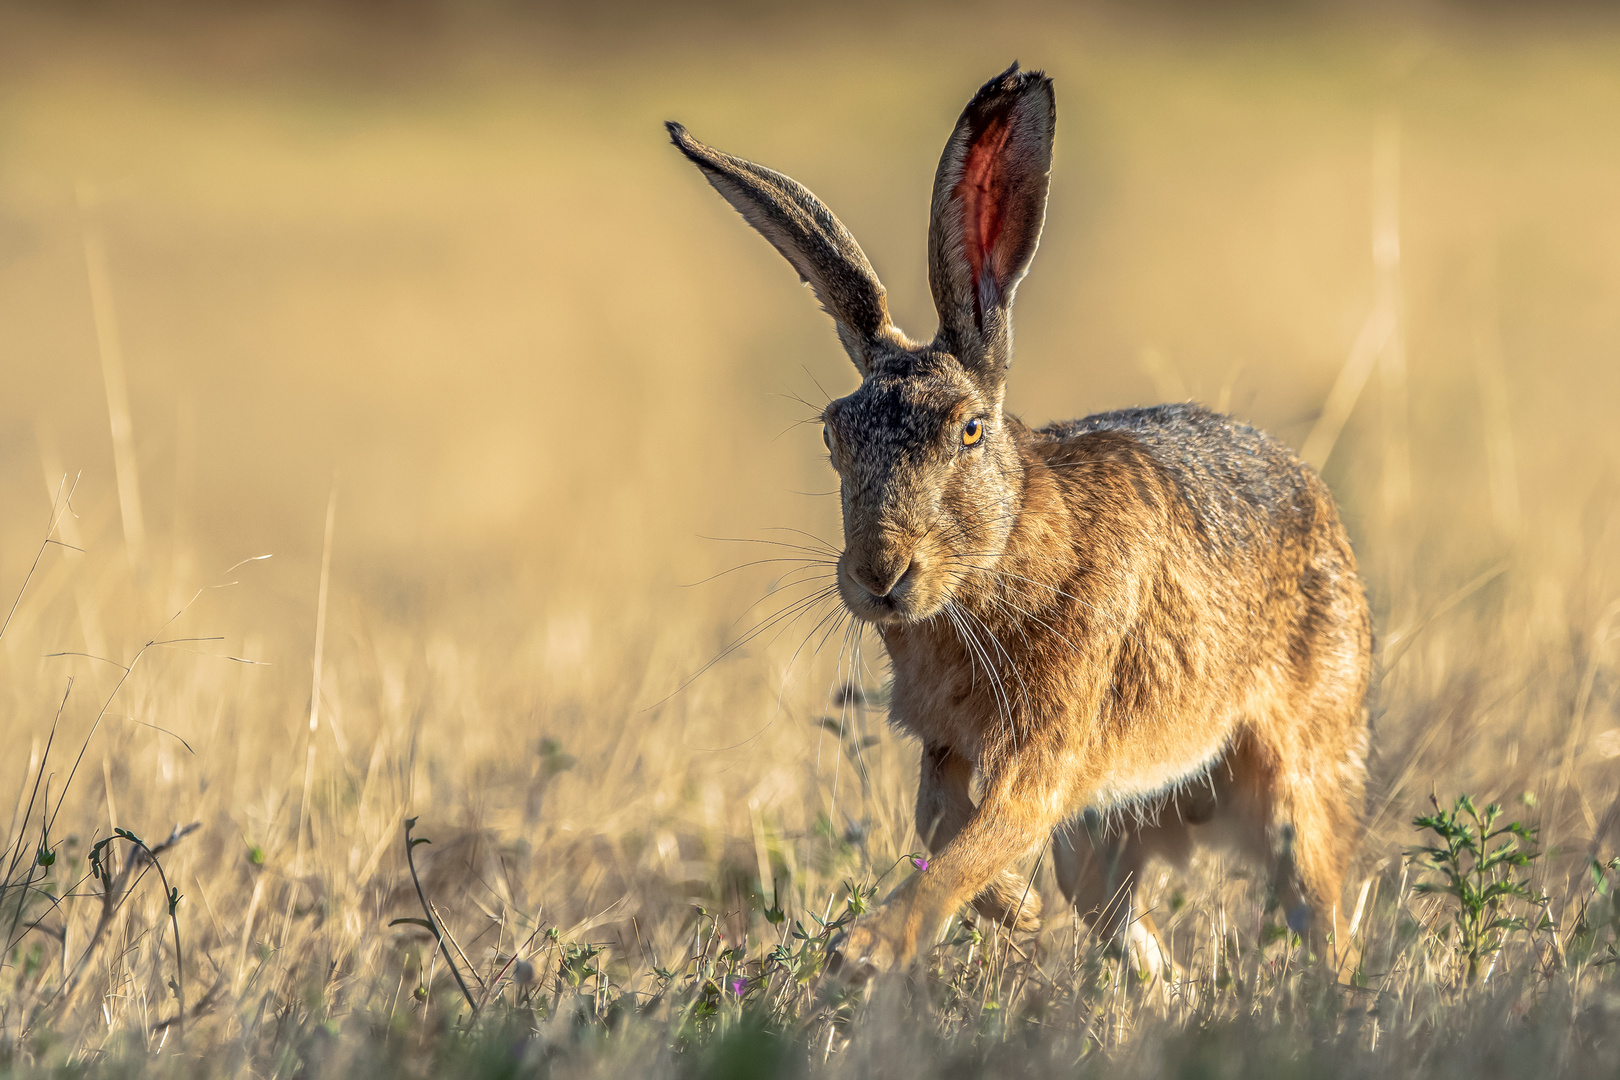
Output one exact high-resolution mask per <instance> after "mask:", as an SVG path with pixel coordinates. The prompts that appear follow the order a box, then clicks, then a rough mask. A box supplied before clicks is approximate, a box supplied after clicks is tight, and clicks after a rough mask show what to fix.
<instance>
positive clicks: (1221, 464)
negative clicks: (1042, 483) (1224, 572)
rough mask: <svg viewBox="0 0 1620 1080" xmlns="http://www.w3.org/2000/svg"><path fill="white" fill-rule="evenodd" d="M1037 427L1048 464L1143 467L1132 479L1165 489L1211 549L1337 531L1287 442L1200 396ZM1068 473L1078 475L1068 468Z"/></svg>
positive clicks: (1322, 492) (1078, 478)
mask: <svg viewBox="0 0 1620 1080" xmlns="http://www.w3.org/2000/svg"><path fill="white" fill-rule="evenodd" d="M1036 436H1037V438H1039V439H1042V440H1045V441H1047V445H1046V447H1045V450H1046V454H1047V460H1048V461H1049V462H1051V463H1053V464H1054V465H1074V466H1080V465H1083V464H1085V463H1088V462H1093V461H1095V462H1101V461H1104V460H1107V461H1112V462H1116V463H1126V464H1127V467H1129V465H1131V464H1134V465H1137V466H1139V467H1141V468H1142V469H1145V470H1147V471H1149V472H1150V473H1151V475H1150V476H1142V477H1139V478H1138V479H1139V481H1145V482H1146V484H1147V486H1148V487H1150V488H1159V489H1161V490H1163V491H1164V492H1165V494H1166V495H1167V496H1168V497H1169V500H1170V501H1171V502H1172V503H1174V504H1175V508H1176V509H1178V510H1180V511H1182V514H1184V515H1185V520H1187V521H1188V523H1189V524H1191V525H1192V526H1193V528H1194V529H1195V530H1196V531H1197V533H1198V534H1199V535H1200V539H1202V540H1203V541H1204V542H1205V544H1207V545H1208V546H1209V547H1210V548H1213V549H1216V550H1218V551H1224V552H1226V553H1232V551H1233V549H1234V548H1238V549H1241V548H1247V547H1249V546H1250V545H1251V544H1253V543H1255V542H1261V543H1265V542H1268V541H1269V542H1271V543H1276V542H1278V541H1283V542H1288V541H1292V542H1296V543H1297V542H1299V541H1302V540H1304V541H1307V546H1315V545H1312V544H1309V542H1308V540H1307V538H1310V537H1316V538H1319V539H1326V540H1338V539H1339V538H1340V537H1341V536H1342V529H1341V527H1340V526H1339V523H1338V515H1337V513H1336V512H1335V510H1334V508H1333V503H1332V498H1331V496H1330V495H1329V494H1328V491H1327V488H1326V487H1325V486H1324V485H1323V484H1322V482H1321V480H1320V479H1319V478H1318V477H1317V476H1316V474H1315V473H1313V472H1312V471H1311V470H1310V469H1308V468H1307V467H1306V466H1305V465H1304V463H1302V462H1301V461H1300V460H1299V458H1298V457H1296V456H1295V454H1294V452H1293V451H1292V450H1290V449H1289V448H1288V447H1287V446H1284V445H1283V444H1282V443H1280V442H1278V441H1277V440H1276V439H1273V438H1272V437H1271V436H1269V435H1267V434H1266V433H1265V432H1263V431H1260V430H1258V429H1256V428H1253V427H1250V426H1249V425H1248V424H1244V423H1240V422H1239V421H1236V420H1233V419H1232V418H1231V417H1229V416H1223V415H1222V414H1220V413H1217V412H1213V411H1211V410H1210V409H1206V408H1204V407H1203V406H1202V405H1196V404H1192V403H1180V404H1174V405H1155V406H1152V407H1151V408H1138V409H1116V410H1114V411H1112V412H1105V413H1097V414H1095V415H1093V416H1088V417H1085V418H1084V419H1080V420H1068V421H1063V422H1060V423H1056V424H1051V425H1048V426H1047V427H1044V428H1042V429H1040V430H1039V431H1038V432H1036ZM1068 471H1069V470H1066V469H1062V468H1059V470H1058V472H1059V474H1060V475H1061V474H1062V473H1064V472H1068ZM1080 472H1082V473H1083V470H1081V471H1080ZM1066 479H1069V480H1070V481H1071V482H1076V483H1078V484H1080V485H1084V483H1085V480H1084V479H1083V478H1082V475H1081V474H1080V473H1076V472H1071V473H1070V475H1069V476H1068V477H1067V478H1066ZM1141 486H1142V485H1141V484H1138V490H1140V489H1141ZM1177 516H1182V515H1181V514H1178V515H1177ZM1334 546H1337V544H1335V545H1334Z"/></svg>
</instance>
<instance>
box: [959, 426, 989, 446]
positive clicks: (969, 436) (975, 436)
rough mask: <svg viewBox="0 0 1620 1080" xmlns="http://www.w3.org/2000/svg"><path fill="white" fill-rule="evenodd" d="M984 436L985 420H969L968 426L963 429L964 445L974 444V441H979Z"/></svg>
mask: <svg viewBox="0 0 1620 1080" xmlns="http://www.w3.org/2000/svg"><path fill="white" fill-rule="evenodd" d="M983 437H984V421H983V420H969V421H968V422H967V426H966V427H964V428H963V429H962V445H963V446H972V445H973V444H974V443H976V442H978V441H979V440H980V439H982V438H983Z"/></svg>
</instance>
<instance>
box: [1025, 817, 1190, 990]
mask: <svg viewBox="0 0 1620 1080" xmlns="http://www.w3.org/2000/svg"><path fill="white" fill-rule="evenodd" d="M1189 848H1190V838H1189V836H1188V834H1187V827H1186V824H1185V823H1184V822H1182V821H1180V820H1174V821H1161V822H1160V823H1159V824H1154V825H1149V824H1142V825H1134V824H1131V825H1126V824H1117V825H1114V826H1112V827H1109V826H1108V825H1107V823H1106V822H1105V821H1104V819H1103V817H1102V815H1101V814H1099V813H1098V812H1097V811H1095V810H1087V811H1086V812H1085V814H1084V816H1082V817H1079V818H1075V819H1074V820H1072V821H1070V822H1069V823H1068V824H1066V825H1064V826H1063V827H1061V828H1059V829H1058V830H1057V831H1056V832H1055V833H1054V834H1053V836H1052V868H1053V870H1054V871H1055V872H1056V875H1057V880H1058V887H1059V888H1061V889H1062V890H1063V894H1064V895H1065V896H1066V897H1068V898H1069V902H1070V903H1071V904H1073V905H1074V906H1075V908H1077V909H1078V910H1079V912H1080V917H1081V918H1083V919H1085V920H1086V922H1087V923H1089V924H1090V925H1091V926H1092V927H1093V928H1094V929H1095V930H1096V931H1097V933H1098V934H1099V935H1100V936H1102V937H1104V938H1112V939H1114V940H1116V941H1118V942H1119V944H1120V945H1121V946H1122V947H1123V948H1124V949H1125V950H1126V953H1127V955H1128V956H1129V958H1130V961H1131V964H1132V965H1133V966H1134V967H1135V968H1136V969H1137V970H1138V971H1141V972H1144V973H1146V974H1148V975H1150V976H1153V977H1159V976H1164V975H1167V974H1168V972H1169V969H1170V963H1169V960H1168V958H1167V957H1166V956H1165V953H1164V949H1163V947H1162V946H1161V945H1160V943H1159V931H1158V927H1157V926H1156V925H1155V924H1154V922H1153V916H1152V915H1151V914H1150V913H1149V912H1147V911H1146V910H1145V909H1144V907H1143V901H1142V895H1141V885H1142V872H1143V868H1144V867H1145V866H1146V864H1147V861H1148V859H1149V858H1150V857H1152V856H1154V855H1158V856H1161V857H1163V858H1166V859H1168V860H1169V861H1170V862H1172V863H1178V864H1179V863H1184V862H1185V861H1186V857H1187V854H1188V851H1189Z"/></svg>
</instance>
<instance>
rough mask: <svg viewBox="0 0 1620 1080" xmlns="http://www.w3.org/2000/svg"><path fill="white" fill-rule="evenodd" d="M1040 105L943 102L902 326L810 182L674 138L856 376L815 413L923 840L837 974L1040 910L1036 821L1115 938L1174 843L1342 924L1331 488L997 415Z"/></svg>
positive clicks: (1347, 696) (1224, 444) (1042, 173)
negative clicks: (917, 745) (912, 301)
mask: <svg viewBox="0 0 1620 1080" xmlns="http://www.w3.org/2000/svg"><path fill="white" fill-rule="evenodd" d="M1055 115H1056V111H1055V106H1054V104H1053V97H1052V90H1051V82H1050V80H1048V79H1046V78H1045V77H1044V76H1042V75H1040V74H1039V73H1022V72H1019V71H1018V70H1017V65H1016V64H1015V65H1014V66H1013V67H1012V68H1011V69H1009V70H1008V71H1007V72H1005V73H1003V74H1002V75H1000V76H998V77H997V78H996V79H992V80H991V81H990V82H989V83H987V84H986V85H985V86H984V88H983V89H981V90H980V91H979V93H978V94H977V95H976V96H975V97H974V99H973V101H972V102H970V103H969V105H968V107H967V109H966V110H965V111H964V112H963V114H962V118H961V119H960V120H959V121H958V123H957V127H956V130H955V131H954V132H953V133H952V136H951V139H950V141H949V142H948V143H947V145H946V149H945V153H944V155H943V157H942V160H941V162H940V167H939V172H938V175H937V177H936V180H935V196H934V205H933V222H932V224H931V226H930V229H929V267H930V279H931V281H932V284H933V290H934V297H935V303H936V306H937V307H938V309H939V313H940V329H939V332H938V334H937V335H936V336H935V338H934V339H933V341H931V342H928V343H914V342H912V341H910V340H909V339H907V338H906V337H905V335H903V334H902V333H901V332H900V331H899V330H897V329H896V328H894V327H893V325H892V324H891V323H890V322H889V320H888V314H887V307H886V305H885V304H884V303H883V289H882V286H881V285H880V284H879V283H878V282H877V279H876V277H875V275H873V273H872V270H871V267H870V265H869V264H868V263H867V261H866V259H865V256H864V255H862V254H861V253H860V249H859V247H857V246H856V245H855V242H854V240H853V239H852V238H851V237H850V236H849V234H848V233H847V231H845V230H844V229H843V226H842V225H840V224H838V222H837V219H836V218H835V217H833V215H832V214H831V212H830V211H828V210H826V208H825V207H823V206H822V205H821V204H820V203H819V201H817V200H816V199H815V196H814V195H811V194H810V193H809V192H808V191H807V190H805V189H804V188H803V187H801V186H799V185H798V184H796V183H794V182H793V181H791V180H788V179H787V178H786V177H782V176H780V175H779V174H776V173H772V172H770V171H769V170H766V169H762V168H761V167H760V166H757V165H754V164H752V163H749V162H745V161H743V160H742V159H740V158H732V157H730V156H729V155H725V154H721V153H720V152H718V151H715V150H712V149H710V148H708V147H705V146H703V145H702V144H700V143H697V142H696V141H695V140H693V139H692V138H691V137H690V136H689V135H687V134H686V132H685V130H684V129H681V128H680V127H679V126H678V125H671V134H672V137H673V138H674V139H675V142H676V144H677V146H679V147H680V148H681V149H682V150H683V152H685V153H686V154H687V156H688V157H690V158H691V159H692V160H693V161H694V162H696V163H697V164H698V165H699V166H700V167H701V168H703V170H704V172H705V174H706V175H708V176H709V178H710V180H711V181H712V182H713V183H714V184H715V186H716V188H717V189H718V190H720V192H721V194H722V195H724V196H725V197H726V198H727V199H728V200H729V201H731V202H732V204H733V205H734V206H737V207H738V209H739V210H741V211H742V212H743V214H744V216H745V217H747V218H748V220H749V221H750V222H751V223H753V224H755V225H756V227H759V228H760V230H761V232H763V233H764V234H765V235H766V236H767V238H768V239H770V240H771V242H772V243H773V244H774V245H775V246H776V247H777V248H778V250H780V251H782V252H783V254H784V255H786V256H787V257H788V258H789V260H790V261H791V262H792V263H793V265H794V266H795V267H796V268H798V269H799V271H800V274H801V276H802V277H804V278H805V279H806V280H808V281H809V282H810V284H811V285H812V287H813V288H814V289H815V290H816V293H817V296H818V297H819V298H820V300H821V301H822V303H823V305H824V306H825V307H827V309H828V311H829V312H830V313H831V314H832V315H833V317H834V319H835V320H837V322H838V326H839V333H840V337H841V339H842V340H843V342H844V344H845V347H846V348H847V349H848V351H849V352H850V355H851V357H852V359H854V361H855V363H856V366H857V368H858V369H859V370H860V372H861V374H862V375H863V382H862V384H861V386H860V388H859V389H858V390H856V391H855V392H854V393H852V394H850V395H849V396H848V397H845V398H842V399H840V400H838V401H835V402H833V403H832V404H831V405H829V406H828V407H827V409H826V411H825V414H824V420H825V422H826V439H827V443H828V447H829V450H830V453H831V459H832V463H833V465H834V467H835V468H836V469H837V470H838V473H839V476H840V480H841V488H842V497H843V511H844V534H845V535H844V538H845V550H844V553H843V555H842V557H841V558H840V559H839V574H838V583H839V588H840V593H841V595H842V597H843V599H844V602H845V604H846V605H847V606H848V607H849V609H850V610H851V611H852V612H853V613H854V614H855V615H856V616H857V617H859V618H862V619H864V620H866V621H868V622H870V623H872V624H873V625H875V626H876V627H877V629H878V631H879V633H880V634H881V635H882V637H883V640H884V643H885V645H886V646H887V648H888V652H889V656H890V659H891V661H892V664H893V672H894V692H893V701H892V706H891V720H892V722H893V723H895V724H896V725H897V726H898V727H900V728H901V729H902V730H904V731H907V732H909V733H910V734H912V735H915V736H916V737H917V738H918V739H919V740H920V741H921V742H922V744H923V762H922V769H921V780H920V784H919V790H918V798H917V831H918V834H919V836H920V837H921V838H922V839H923V841H924V842H925V843H926V844H927V845H928V847H929V849H930V850H931V851H932V852H934V856H933V858H932V859H931V860H930V863H929V866H928V868H927V869H926V870H925V871H921V872H919V873H916V874H914V875H912V876H911V877H910V878H909V879H907V880H906V881H905V882H904V883H903V884H902V885H901V886H900V887H899V888H898V889H896V890H895V892H894V894H893V895H892V896H891V897H890V898H889V899H888V901H887V902H886V903H885V904H884V905H883V906H882V907H881V908H879V909H878V910H877V911H875V912H873V913H872V914H871V915H869V916H867V917H866V918H865V919H863V920H861V921H860V922H859V923H857V924H856V925H855V927H854V928H853V929H852V931H851V932H850V934H849V936H848V939H847V941H846V942H845V943H844V946H843V952H844V954H845V955H846V956H847V957H848V958H849V959H850V960H852V961H854V963H855V966H856V967H857V969H859V970H870V969H874V968H881V967H885V966H888V965H891V964H895V963H903V962H906V961H908V960H909V959H911V958H912V957H913V956H915V955H916V953H917V950H918V949H919V947H920V946H925V945H927V944H928V943H929V942H931V941H932V939H933V935H935V934H936V933H937V932H938V930H939V928H940V926H941V925H942V924H943V923H944V921H945V920H946V919H947V918H949V916H950V915H951V914H952V913H954V912H955V911H956V910H957V909H958V908H959V907H960V906H962V905H963V904H965V903H968V902H969V901H971V902H973V903H974V904H975V906H976V907H978V909H979V910H980V911H981V912H982V913H984V914H986V915H987V916H990V917H992V918H996V919H1000V920H1002V921H1005V922H1008V923H1009V924H1012V925H1017V926H1021V927H1032V926H1034V925H1036V919H1037V917H1038V910H1039V905H1038V903H1037V902H1036V901H1035V897H1034V896H1033V893H1032V891H1031V890H1029V889H1028V888H1027V887H1026V884H1025V882H1024V881H1023V880H1021V879H1020V878H1019V877H1017V876H1016V875H1015V874H1014V873H1013V872H1012V870H1011V867H1012V866H1013V864H1014V863H1015V862H1016V861H1017V860H1018V859H1019V858H1020V857H1021V856H1024V855H1025V854H1027V853H1029V852H1030V851H1032V850H1033V849H1035V848H1036V847H1038V846H1039V845H1041V844H1042V843H1044V842H1045V841H1046V840H1047V839H1048V838H1051V837H1054V835H1055V837H1056V841H1057V842H1056V844H1055V853H1054V864H1055V867H1056V870H1057V876H1058V880H1059V883H1060V885H1061V886H1062V888H1063V890H1064V892H1065V893H1066V894H1067V895H1068V897H1069V898H1070V900H1071V901H1073V902H1074V903H1076V904H1077V905H1079V906H1080V908H1081V911H1082V912H1083V913H1085V914H1087V916H1088V917H1090V918H1094V919H1101V920H1102V921H1103V924H1104V926H1105V928H1107V929H1110V930H1115V931H1124V930H1126V929H1127V928H1130V927H1132V926H1135V927H1136V928H1137V929H1136V931H1135V932H1136V933H1137V935H1138V938H1140V937H1141V936H1142V933H1141V931H1142V928H1148V929H1149V930H1150V928H1151V921H1147V922H1142V921H1140V920H1142V918H1143V916H1144V915H1145V913H1144V912H1143V911H1142V910H1141V905H1140V902H1139V899H1138V898H1137V896H1136V885H1137V883H1138V881H1139V879H1140V872H1141V867H1142V865H1143V863H1144V861H1145V860H1146V859H1147V858H1148V857H1149V856H1160V857H1164V858H1168V859H1170V860H1171V861H1173V862H1180V861H1184V860H1185V858H1186V857H1187V855H1188V853H1189V851H1190V850H1191V846H1192V844H1194V843H1195V842H1224V843H1227V844H1231V845H1235V846H1236V847H1238V848H1239V849H1240V850H1242V851H1245V852H1247V853H1248V854H1250V855H1251V856H1252V857H1253V858H1255V859H1256V860H1258V861H1260V862H1262V863H1263V864H1265V865H1266V866H1267V867H1269V869H1270V871H1271V874H1272V878H1273V883H1274V890H1275V895H1276V897H1277V899H1278V901H1279V902H1280V903H1281V904H1282V906H1283V909H1284V912H1285V914H1286V917H1287V919H1288V922H1289V923H1290V925H1291V926H1293V927H1294V928H1295V929H1296V930H1300V931H1302V932H1303V931H1305V930H1306V928H1307V927H1309V929H1310V932H1311V934H1312V936H1313V937H1314V938H1315V940H1316V942H1317V944H1318V945H1319V946H1321V945H1325V944H1326V934H1327V933H1328V932H1329V931H1332V932H1335V933H1337V932H1338V931H1339V929H1340V916H1339V903H1340V893H1341V888H1342V884H1343V877H1344V873H1345V869H1346V865H1347V863H1348V860H1349V857H1350V854H1351V852H1352V851H1353V849H1354V847H1355V844H1356V843H1357V841H1358V839H1359V833H1360V829H1361V810H1362V803H1363V788H1364V784H1365V775H1366V769H1365V759H1366V753H1367V723H1366V713H1365V710H1364V707H1363V700H1364V698H1365V695H1366V690H1367V682H1368V674H1369V663H1370V661H1369V656H1370V649H1371V628H1370V621H1369V617H1368V612H1367V604H1366V600H1365V598H1364V596H1363V592H1362V588H1361V585H1360V582H1359V581H1358V579H1357V577H1356V566H1355V557H1354V555H1353V554H1352V553H1351V550H1350V545H1349V542H1348V540H1347V538H1346V537H1345V533H1344V529H1343V527H1342V526H1341V525H1340V522H1339V519H1338V515H1337V512H1336V511H1335V509H1334V505H1333V500H1332V497H1331V495H1330V494H1329V493H1328V491H1327V489H1326V487H1325V486H1324V485H1323V484H1322V482H1321V480H1320V479H1319V478H1318V477H1317V476H1316V474H1315V473H1313V472H1312V471H1311V470H1310V469H1308V468H1307V467H1305V466H1304V465H1303V464H1301V463H1300V462H1299V461H1298V459H1297V458H1296V457H1295V456H1294V455H1293V454H1292V453H1291V452H1290V451H1288V450H1287V449H1286V448H1285V447H1283V446H1282V445H1280V444H1279V443H1277V442H1275V441H1273V440H1272V439H1270V438H1269V437H1268V436H1266V435H1264V434H1262V433H1260V432H1258V431H1255V430H1254V429H1252V428H1249V427H1247V426H1245V425H1243V424H1240V423H1237V422H1235V421H1232V420H1230V419H1228V418H1226V417H1222V416H1218V415H1216V414H1214V413H1211V412H1209V411H1208V410H1205V409H1202V408H1200V407H1198V406H1195V405H1171V406H1159V407H1157V408H1152V409H1133V410H1123V411H1120V412H1115V413H1106V414H1102V415H1099V416H1093V417H1089V418H1087V419H1085V420H1080V421H1074V422H1070V423H1064V424H1054V425H1051V426H1049V427H1045V428H1042V429H1039V430H1031V429H1029V428H1027V427H1026V426H1025V425H1024V424H1022V423H1021V422H1020V421H1019V420H1018V419H1017V418H1016V417H1013V416H1009V415H1006V414H1004V413H1003V411H1002V396H1003V386H1004V380H1005V373H1006V369H1007V365H1008V363H1009V362H1010V359H1011V355H1012V323H1011V308H1012V301H1013V294H1014V291H1015V290H1016V287H1017V284H1018V281H1019V279H1020V278H1021V277H1022V276H1023V273H1024V272H1025V270H1026V269H1027V268H1028V265H1029V262H1030V259H1031V258H1032V257H1033V255H1034V251H1035V246H1036V243H1037V241H1038V239H1039V235H1040V230H1041V225H1042V221H1043V219H1044V213H1045V201H1046V192H1047V170H1048V168H1049V165H1050V160H1051V140H1052V133H1053V127H1054V123H1055ZM975 432H977V433H978V434H977V435H975ZM975 775H977V776H978V778H979V782H980V787H981V794H980V798H979V801H978V803H977V804H975V803H974V801H973V798H972V794H971V788H972V782H973V779H974V777H975ZM1324 952H1325V950H1324Z"/></svg>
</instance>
